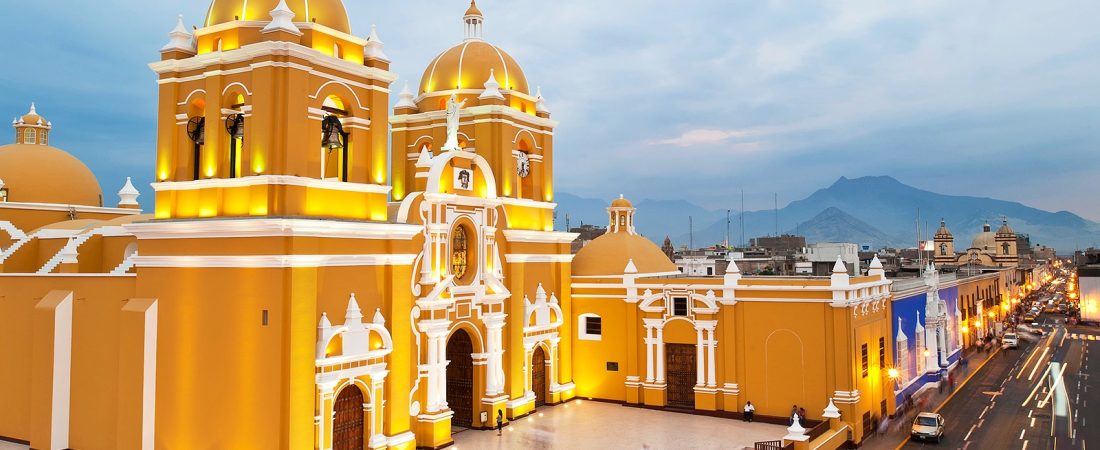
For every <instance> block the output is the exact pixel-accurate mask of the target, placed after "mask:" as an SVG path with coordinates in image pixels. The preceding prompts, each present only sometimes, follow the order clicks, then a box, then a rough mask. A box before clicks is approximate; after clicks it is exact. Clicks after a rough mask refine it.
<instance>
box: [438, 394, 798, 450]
mask: <svg viewBox="0 0 1100 450" xmlns="http://www.w3.org/2000/svg"><path fill="white" fill-rule="evenodd" d="M786 433H787V430H786V428H785V427H783V426H780V425H771V424H765V423H760V422H753V423H746V422H742V421H740V420H736V419H727V418H720V417H711V416H700V415H695V414H684V413H677V412H669V411H659V410H652V409H644V408H635V407H628V406H622V405H617V404H612V403H605V402H597V401H591V400H574V401H571V402H568V403H565V404H561V405H557V406H553V407H544V408H539V410H538V411H537V412H535V413H534V414H531V415H529V416H527V417H523V418H521V419H520V420H519V421H517V422H512V423H510V424H509V425H508V426H506V427H505V428H504V435H503V436H497V432H496V431H495V430H493V431H480V430H467V431H462V432H460V433H457V434H455V436H454V439H455V446H454V447H455V448H458V449H470V450H473V449H479V450H481V449H486V450H489V449H678V450H679V449H685V450H686V449H734V450H740V449H744V448H746V447H747V448H750V449H751V448H752V447H753V443H755V442H758V441H770V440H777V439H780V438H782V437H783V435H785V434H786Z"/></svg>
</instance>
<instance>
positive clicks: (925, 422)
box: [909, 412, 943, 444]
mask: <svg viewBox="0 0 1100 450" xmlns="http://www.w3.org/2000/svg"><path fill="white" fill-rule="evenodd" d="M909 434H910V435H911V436H912V437H913V439H920V440H929V441H931V440H934V441H936V443H937V444H938V443H940V441H942V440H943V416H941V415H939V414H936V413H930V412H922V413H920V414H917V417H916V418H915V419H913V428H912V429H911V430H910V432H909Z"/></svg>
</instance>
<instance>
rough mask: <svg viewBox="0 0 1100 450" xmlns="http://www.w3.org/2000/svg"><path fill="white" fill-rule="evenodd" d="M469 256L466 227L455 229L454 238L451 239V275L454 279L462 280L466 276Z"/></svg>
mask: <svg viewBox="0 0 1100 450" xmlns="http://www.w3.org/2000/svg"><path fill="white" fill-rule="evenodd" d="M469 256H470V248H469V241H468V238H467V236H466V227H461V226H460V227H455V231H454V236H452V237H451V274H452V275H454V276H455V278H463V277H464V276H465V275H466V269H467V267H468V266H467V262H468V260H469Z"/></svg>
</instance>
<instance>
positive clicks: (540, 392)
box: [531, 346, 547, 407]
mask: <svg viewBox="0 0 1100 450" xmlns="http://www.w3.org/2000/svg"><path fill="white" fill-rule="evenodd" d="M531 390H533V391H535V407H539V406H543V405H546V391H547V389H546V352H544V351H542V347H538V346H536V347H535V353H534V354H532V355H531Z"/></svg>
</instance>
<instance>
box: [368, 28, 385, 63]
mask: <svg viewBox="0 0 1100 450" xmlns="http://www.w3.org/2000/svg"><path fill="white" fill-rule="evenodd" d="M385 46H386V43H384V42H382V38H380V37H378V27H377V26H375V25H373V24H371V26H370V35H368V36H367V45H366V46H364V47H363V57H365V58H367V59H379V60H382V61H386V62H389V60H390V58H389V57H388V56H386V53H385V52H383V51H382V48H383V47H385Z"/></svg>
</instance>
